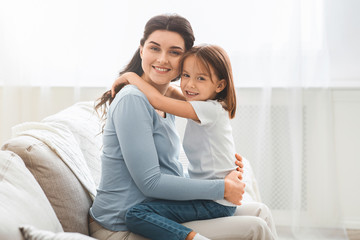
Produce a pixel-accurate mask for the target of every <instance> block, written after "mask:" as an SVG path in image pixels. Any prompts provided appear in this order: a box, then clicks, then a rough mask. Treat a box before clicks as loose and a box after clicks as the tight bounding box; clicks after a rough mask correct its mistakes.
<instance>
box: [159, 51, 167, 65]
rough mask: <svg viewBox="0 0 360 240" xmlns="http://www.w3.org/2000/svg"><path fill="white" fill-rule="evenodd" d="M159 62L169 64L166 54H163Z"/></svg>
mask: <svg viewBox="0 0 360 240" xmlns="http://www.w3.org/2000/svg"><path fill="white" fill-rule="evenodd" d="M158 62H159V63H160V64H165V63H168V59H167V55H166V53H161V54H160V55H159V57H158Z"/></svg>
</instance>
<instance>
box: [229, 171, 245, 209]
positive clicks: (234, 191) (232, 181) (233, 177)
mask: <svg viewBox="0 0 360 240" xmlns="http://www.w3.org/2000/svg"><path fill="white" fill-rule="evenodd" d="M241 179H242V174H241V172H238V171H232V172H231V173H229V174H228V175H227V176H226V177H225V191H224V198H225V199H226V200H228V201H229V202H231V203H233V204H235V205H241V200H242V198H243V197H242V195H243V194H244V192H245V183H243V182H241V181H240V180H241Z"/></svg>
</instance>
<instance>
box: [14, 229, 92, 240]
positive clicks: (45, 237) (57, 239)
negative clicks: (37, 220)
mask: <svg viewBox="0 0 360 240" xmlns="http://www.w3.org/2000/svg"><path fill="white" fill-rule="evenodd" d="M19 229H20V231H21V233H22V235H23V237H24V239H25V240H95V238H92V237H89V236H86V235H83V234H80V233H69V232H67V233H64V232H62V233H54V232H51V231H46V230H39V229H36V228H35V227H33V226H30V225H24V226H21V227H20V228H19Z"/></svg>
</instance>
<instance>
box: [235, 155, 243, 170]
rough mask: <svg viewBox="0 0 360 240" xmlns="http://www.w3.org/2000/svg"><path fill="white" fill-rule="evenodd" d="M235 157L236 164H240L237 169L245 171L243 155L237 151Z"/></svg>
mask: <svg viewBox="0 0 360 240" xmlns="http://www.w3.org/2000/svg"><path fill="white" fill-rule="evenodd" d="M235 158H236V161H235V164H236V165H237V166H238V167H237V168H236V170H237V171H239V172H241V173H244V164H243V162H242V157H241V156H240V155H239V154H237V153H236V154H235Z"/></svg>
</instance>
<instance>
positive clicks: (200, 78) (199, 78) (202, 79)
mask: <svg viewBox="0 0 360 240" xmlns="http://www.w3.org/2000/svg"><path fill="white" fill-rule="evenodd" d="M198 80H201V81H204V80H206V79H205V78H204V77H198Z"/></svg>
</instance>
